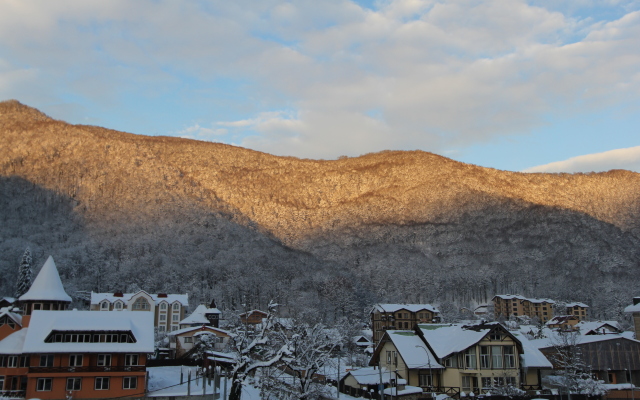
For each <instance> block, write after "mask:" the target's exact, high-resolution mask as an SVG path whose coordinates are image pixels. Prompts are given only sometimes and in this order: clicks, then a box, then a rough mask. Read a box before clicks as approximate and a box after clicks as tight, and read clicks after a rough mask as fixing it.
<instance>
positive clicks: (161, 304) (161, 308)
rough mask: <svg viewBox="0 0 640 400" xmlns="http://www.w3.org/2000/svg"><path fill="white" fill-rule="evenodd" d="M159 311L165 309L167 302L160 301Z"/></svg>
mask: <svg viewBox="0 0 640 400" xmlns="http://www.w3.org/2000/svg"><path fill="white" fill-rule="evenodd" d="M160 311H167V303H160Z"/></svg>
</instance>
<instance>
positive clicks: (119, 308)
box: [114, 301, 122, 310]
mask: <svg viewBox="0 0 640 400" xmlns="http://www.w3.org/2000/svg"><path fill="white" fill-rule="evenodd" d="M114 308H115V309H116V310H122V302H121V301H116V304H115V306H114Z"/></svg>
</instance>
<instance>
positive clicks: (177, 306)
mask: <svg viewBox="0 0 640 400" xmlns="http://www.w3.org/2000/svg"><path fill="white" fill-rule="evenodd" d="M173 311H180V303H173Z"/></svg>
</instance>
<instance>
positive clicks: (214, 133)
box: [176, 124, 228, 141]
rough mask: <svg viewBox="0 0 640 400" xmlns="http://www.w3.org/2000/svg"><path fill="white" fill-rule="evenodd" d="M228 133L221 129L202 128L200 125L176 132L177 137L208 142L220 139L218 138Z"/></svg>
mask: <svg viewBox="0 0 640 400" xmlns="http://www.w3.org/2000/svg"><path fill="white" fill-rule="evenodd" d="M227 133H228V131H227V130H226V129H223V128H204V127H202V126H200V124H195V125H192V126H189V127H187V128H185V129H183V130H180V131H178V132H176V134H177V136H179V137H183V138H186V139H197V140H208V141H212V140H214V139H218V140H219V139H220V136H224V135H226V134H227Z"/></svg>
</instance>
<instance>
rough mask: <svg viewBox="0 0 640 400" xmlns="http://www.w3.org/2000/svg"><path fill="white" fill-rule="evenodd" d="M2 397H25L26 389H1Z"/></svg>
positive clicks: (0, 395) (0, 394)
mask: <svg viewBox="0 0 640 400" xmlns="http://www.w3.org/2000/svg"><path fill="white" fill-rule="evenodd" d="M0 397H5V398H11V399H24V397H25V391H24V390H0Z"/></svg>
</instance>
